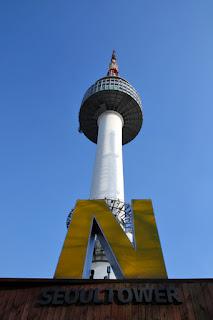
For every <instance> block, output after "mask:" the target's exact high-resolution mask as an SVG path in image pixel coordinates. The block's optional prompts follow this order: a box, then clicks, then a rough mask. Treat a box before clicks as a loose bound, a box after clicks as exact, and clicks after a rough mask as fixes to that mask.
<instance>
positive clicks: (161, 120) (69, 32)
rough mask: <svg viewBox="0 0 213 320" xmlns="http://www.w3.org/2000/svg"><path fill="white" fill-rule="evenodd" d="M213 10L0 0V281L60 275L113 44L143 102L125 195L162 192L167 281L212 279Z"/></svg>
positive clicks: (85, 188) (207, 4)
mask: <svg viewBox="0 0 213 320" xmlns="http://www.w3.org/2000/svg"><path fill="white" fill-rule="evenodd" d="M212 17H213V2H212V0H205V1H203V0H187V1H185V0H181V1H170V0H161V1H150V0H146V1H145V0H134V1H127V0H122V1H121V0H120V1H112V0H109V1H92V0H90V1H69V0H62V1H56V0H46V1H42V0H38V1H29V0H25V1H24V0H20V1H15V0H13V1H12V0H11V1H1V4H0V46H1V49H0V108H1V116H0V139H1V144H0V145H1V149H0V219H1V220H0V221H1V223H0V277H52V276H53V273H54V270H55V267H56V263H57V260H58V257H59V254H60V250H61V247H62V244H63V241H64V237H65V234H66V227H65V221H66V217H67V214H68V212H69V210H70V209H71V208H73V206H74V204H75V201H76V199H86V198H88V196H89V189H90V182H91V175H92V167H93V162H94V157H95V147H96V146H95V144H93V143H92V142H90V141H89V140H87V139H86V137H85V136H84V135H83V134H79V133H78V111H79V107H80V104H81V99H82V97H83V94H84V92H85V91H86V89H87V88H88V87H89V86H90V85H91V84H92V83H94V81H95V80H97V79H98V78H100V77H102V76H104V75H105V74H106V71H107V65H108V63H109V59H110V56H111V52H112V49H113V48H115V50H116V51H117V55H118V62H119V67H120V75H121V76H122V77H124V78H126V79H128V81H129V82H130V83H131V84H132V85H133V86H134V87H135V88H136V89H137V90H138V92H139V93H140V95H141V96H142V100H143V107H144V123H143V127H142V130H141V132H140V134H139V135H138V136H137V138H136V139H135V140H134V141H133V142H131V143H130V144H127V145H126V146H125V147H124V170H125V194H126V200H127V201H130V200H131V199H133V198H136V199H137V198H139V199H140V198H151V199H152V200H153V205H154V210H155V214H156V219H157V223H158V228H159V233H160V238H161V243H162V247H163V252H164V256H165V262H166V266H167V270H168V274H169V277H171V278H172V277H177V278H180V277H185V278H187V277H213V269H212V266H213V249H212V245H213V203H212V198H213V147H212V138H213V125H212V122H213V120H212V119H213V18H212Z"/></svg>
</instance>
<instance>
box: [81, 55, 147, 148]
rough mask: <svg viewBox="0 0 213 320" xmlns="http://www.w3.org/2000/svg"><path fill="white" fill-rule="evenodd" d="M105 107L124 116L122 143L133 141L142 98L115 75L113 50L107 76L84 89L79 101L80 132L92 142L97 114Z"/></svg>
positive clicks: (115, 67)
mask: <svg viewBox="0 0 213 320" xmlns="http://www.w3.org/2000/svg"><path fill="white" fill-rule="evenodd" d="M108 110H113V111H116V112H118V113H119V114H121V116H122V117H123V120H124V125H123V144H126V143H128V142H130V141H131V140H133V139H134V138H135V137H136V135H137V134H138V132H139V131H140V129H141V126H142V122H143V114H142V104H141V99H140V96H139V95H138V93H137V92H136V90H135V89H134V88H133V87H132V86H131V85H130V84H129V82H128V81H126V80H125V79H122V78H120V77H118V66H117V62H116V57H115V52H114V51H113V54H112V58H111V62H110V64H109V70H108V74H107V76H106V77H104V78H101V79H99V80H97V81H96V82H95V83H94V84H93V85H92V86H91V87H90V88H89V89H88V90H87V91H86V93H85V95H84V97H83V100H82V103H81V108H80V113H79V123H80V131H82V132H83V133H84V134H85V135H86V136H87V138H88V139H90V140H91V141H93V142H95V143H97V137H98V124H97V120H98V117H99V116H100V115H101V114H102V113H103V112H105V111H108Z"/></svg>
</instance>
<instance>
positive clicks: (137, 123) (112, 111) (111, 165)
mask: <svg viewBox="0 0 213 320" xmlns="http://www.w3.org/2000/svg"><path fill="white" fill-rule="evenodd" d="M142 122H143V114H142V105H141V99H140V97H139V95H138V93H137V92H136V90H135V89H134V88H133V87H132V86H131V85H130V84H129V82H128V81H127V80H125V79H123V78H121V77H119V76H118V64H117V59H116V55H115V51H113V53H112V58H111V62H110V64H109V69H108V73H107V76H106V77H103V78H101V79H99V80H97V81H96V82H95V83H94V84H93V85H92V86H91V87H90V88H89V89H88V90H87V91H86V93H85V95H84V97H83V101H82V104H81V108H80V112H79V124H80V127H79V130H80V132H83V133H84V134H85V136H86V137H87V138H88V139H89V140H91V141H92V142H94V143H96V144H97V149H96V158H95V164H94V169H93V177H92V185H91V190H90V199H105V201H106V203H107V204H108V206H109V208H110V210H111V211H112V213H113V214H114V215H115V216H116V218H117V220H118V221H119V223H120V225H121V227H122V228H123V229H124V230H125V232H126V233H127V235H128V237H129V239H130V240H132V235H131V232H132V229H131V226H132V221H131V208H130V206H129V205H128V204H126V203H125V200H124V177H123V158H122V145H124V144H127V143H129V142H130V141H132V140H133V139H134V138H135V137H136V136H137V134H138V133H139V131H140V129H141V126H142ZM114 277H115V276H114V273H113V271H112V270H111V269H110V265H109V263H108V261H107V259H106V256H105V254H104V251H103V249H102V248H101V245H100V242H99V241H98V239H97V240H96V244H95V249H94V254H93V263H92V267H91V278H111V279H112V278H114Z"/></svg>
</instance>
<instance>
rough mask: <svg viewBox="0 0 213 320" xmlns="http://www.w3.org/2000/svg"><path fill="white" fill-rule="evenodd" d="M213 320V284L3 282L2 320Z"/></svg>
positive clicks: (212, 281)
mask: <svg viewBox="0 0 213 320" xmlns="http://www.w3.org/2000/svg"><path fill="white" fill-rule="evenodd" d="M18 319H21V320H31V319H33V320H36V319H39V320H53V319H55V320H56V319H57V320H72V319H77V320H87V319H88V320H103V319H105V320H106V319H107V320H109V319H110V320H121V319H122V320H129V319H131V320H148V319H149V320H173V319H174V320H213V279H188V280H186V279H183V280H179V279H176V280H174V279H150V280H147V279H146V280H145V279H144V280H142V279H129V280H70V279H64V280H59V279H0V320H18Z"/></svg>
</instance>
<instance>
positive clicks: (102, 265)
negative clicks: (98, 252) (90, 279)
mask: <svg viewBox="0 0 213 320" xmlns="http://www.w3.org/2000/svg"><path fill="white" fill-rule="evenodd" d="M108 266H110V264H109V262H106V261H100V262H93V263H92V266H91V269H94V271H95V273H94V279H104V278H105V277H107V278H108V273H107V267H108ZM109 279H116V277H115V274H114V272H113V270H112V268H111V266H110V274H109Z"/></svg>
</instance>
